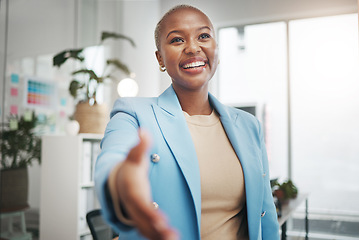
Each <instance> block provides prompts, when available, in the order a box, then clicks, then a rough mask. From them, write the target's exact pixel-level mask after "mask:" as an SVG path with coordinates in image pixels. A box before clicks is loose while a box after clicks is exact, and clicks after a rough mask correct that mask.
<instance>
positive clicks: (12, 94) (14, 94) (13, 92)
mask: <svg viewBox="0 0 359 240" xmlns="http://www.w3.org/2000/svg"><path fill="white" fill-rule="evenodd" d="M10 91H11V96H13V97H16V96H17V95H18V90H17V88H11V90H10Z"/></svg>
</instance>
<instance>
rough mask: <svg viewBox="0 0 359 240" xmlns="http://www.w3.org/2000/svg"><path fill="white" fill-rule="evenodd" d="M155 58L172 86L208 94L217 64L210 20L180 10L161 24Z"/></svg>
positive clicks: (215, 46)
mask: <svg viewBox="0 0 359 240" xmlns="http://www.w3.org/2000/svg"><path fill="white" fill-rule="evenodd" d="M159 37H160V49H159V51H157V52H156V57H157V60H158V62H159V64H160V65H161V66H165V67H166V69H167V72H168V74H169V75H170V77H171V78H172V83H173V87H174V88H175V90H176V89H179V88H181V89H182V90H187V91H188V90H189V91H197V90H205V91H208V81H209V80H210V79H211V78H212V76H213V74H214V73H215V71H216V69H217V65H218V49H217V43H216V40H215V38H214V29H213V26H212V23H211V22H210V20H209V19H208V18H207V16H205V15H204V14H203V13H201V12H198V11H197V10H195V9H180V10H177V11H175V12H173V13H172V14H171V15H169V16H168V17H167V18H166V19H165V20H164V22H163V27H162V31H161V35H160V36H159Z"/></svg>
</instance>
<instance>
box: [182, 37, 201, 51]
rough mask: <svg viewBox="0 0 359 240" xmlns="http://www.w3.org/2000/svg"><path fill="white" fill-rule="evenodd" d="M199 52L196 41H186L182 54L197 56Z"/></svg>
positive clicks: (199, 48)
mask: <svg viewBox="0 0 359 240" xmlns="http://www.w3.org/2000/svg"><path fill="white" fill-rule="evenodd" d="M200 51H201V47H200V46H199V43H198V42H197V41H194V40H191V41H187V44H186V48H185V50H184V52H185V53H186V54H197V53H199V52H200Z"/></svg>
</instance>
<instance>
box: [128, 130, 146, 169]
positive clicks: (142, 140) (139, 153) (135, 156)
mask: <svg viewBox="0 0 359 240" xmlns="http://www.w3.org/2000/svg"><path fill="white" fill-rule="evenodd" d="M138 137H139V142H138V144H137V145H136V146H135V147H133V148H132V149H131V151H130V152H129V153H128V156H127V159H129V160H130V161H133V162H137V163H140V161H141V160H142V159H143V156H144V155H145V154H146V151H147V150H148V149H149V148H150V145H151V138H150V136H149V134H148V133H147V132H146V131H144V130H142V129H140V130H139V131H138Z"/></svg>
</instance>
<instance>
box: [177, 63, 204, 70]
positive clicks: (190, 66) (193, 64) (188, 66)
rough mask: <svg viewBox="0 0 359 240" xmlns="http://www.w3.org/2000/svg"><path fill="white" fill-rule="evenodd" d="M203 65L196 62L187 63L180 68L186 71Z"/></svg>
mask: <svg viewBox="0 0 359 240" xmlns="http://www.w3.org/2000/svg"><path fill="white" fill-rule="evenodd" d="M204 65H206V63H205V62H202V61H197V62H191V63H187V64H186V65H184V66H182V67H183V68H184V69H188V68H196V67H203V66H204Z"/></svg>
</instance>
